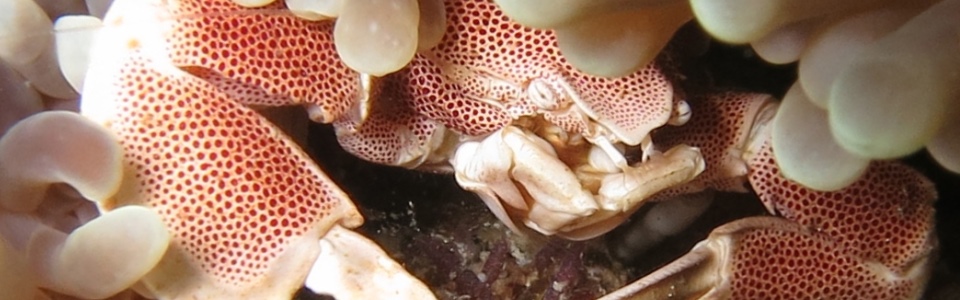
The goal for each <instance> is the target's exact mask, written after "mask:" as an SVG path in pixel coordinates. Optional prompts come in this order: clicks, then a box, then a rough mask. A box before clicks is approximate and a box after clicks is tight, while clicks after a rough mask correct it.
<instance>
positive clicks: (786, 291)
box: [730, 222, 918, 299]
mask: <svg viewBox="0 0 960 300" xmlns="http://www.w3.org/2000/svg"><path fill="white" fill-rule="evenodd" d="M784 223H787V222H784ZM790 225H794V226H797V227H799V226H798V225H796V224H795V223H792V224H790ZM736 243H737V245H738V246H737V247H736V248H735V250H734V253H733V266H732V271H733V272H732V276H730V284H731V290H732V294H731V297H730V298H731V299H904V298H905V297H907V296H908V295H910V294H911V293H912V292H914V291H915V290H916V289H917V288H918V286H917V284H916V283H914V282H912V281H911V280H897V279H888V278H885V277H884V275H882V274H881V273H877V272H875V271H874V270H872V269H871V268H870V267H869V266H868V265H866V264H863V263H862V261H861V260H860V259H859V258H858V257H856V256H852V255H850V253H848V252H847V251H845V250H846V249H844V248H843V247H842V246H840V245H837V244H836V243H834V242H833V241H832V240H831V238H829V237H828V236H826V235H823V234H818V233H814V232H812V231H809V230H806V229H802V228H793V230H782V228H760V229H753V230H750V231H748V232H745V233H743V234H741V235H738V237H737V239H736Z"/></svg>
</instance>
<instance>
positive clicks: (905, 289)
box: [603, 93, 937, 300]
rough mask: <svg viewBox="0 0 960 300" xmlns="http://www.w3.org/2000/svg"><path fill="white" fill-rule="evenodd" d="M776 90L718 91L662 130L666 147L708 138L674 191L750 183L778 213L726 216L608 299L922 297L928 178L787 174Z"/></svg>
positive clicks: (929, 236)
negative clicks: (700, 160) (816, 182)
mask: <svg viewBox="0 0 960 300" xmlns="http://www.w3.org/2000/svg"><path fill="white" fill-rule="evenodd" d="M771 100H772V99H771V98H770V97H769V96H766V95H760V94H742V93H722V94H715V95H713V96H711V97H708V98H707V99H702V100H701V101H697V102H693V103H692V104H696V107H695V109H696V111H698V112H701V113H700V114H699V116H698V118H697V119H694V120H691V121H690V122H689V123H688V124H686V125H684V126H682V127H676V128H671V129H670V130H664V131H662V132H660V134H663V135H662V136H657V137H658V138H659V140H660V141H664V142H663V143H661V145H669V144H671V143H690V144H693V145H695V146H698V147H703V148H704V157H706V158H707V159H708V160H709V161H708V162H707V165H708V170H707V171H706V172H704V176H700V178H698V179H697V182H695V183H694V184H693V185H692V186H685V187H678V189H674V190H671V191H669V192H668V193H673V194H683V193H689V192H695V191H699V190H702V189H704V188H709V189H717V190H725V191H738V190H742V189H743V184H744V183H745V182H744V181H747V182H749V184H750V186H751V187H753V190H754V191H755V192H756V193H757V195H758V196H759V198H760V200H761V201H762V202H763V204H764V206H766V207H767V209H768V210H769V212H770V213H771V214H775V215H778V216H779V217H774V216H764V217H752V218H748V219H743V220H739V221H735V222H732V223H729V224H727V225H724V226H721V227H719V228H717V229H716V230H714V232H713V233H712V234H711V235H710V237H708V239H707V240H705V241H703V242H701V243H700V244H698V245H697V246H696V247H694V249H693V250H691V251H690V253H688V254H687V255H685V256H684V257H681V258H680V259H677V260H676V261H674V262H672V263H670V264H669V265H667V266H665V267H663V268H660V269H659V270H657V271H655V272H654V273H652V274H650V275H647V276H646V277H644V278H641V279H640V280H638V281H636V282H634V283H632V284H630V285H627V286H626V287H624V288H622V289H620V290H618V291H616V292H614V293H612V294H610V295H607V296H606V297H604V298H603V299H607V300H612V299H663V298H667V297H668V296H669V297H677V298H682V299H687V298H706V299H917V298H919V297H920V295H921V293H922V292H923V288H924V285H925V283H926V282H927V279H928V278H929V274H930V270H931V268H930V266H931V264H930V262H932V261H933V260H932V259H931V257H932V253H933V252H934V250H935V249H936V247H937V238H936V235H935V234H934V230H933V226H934V207H933V203H934V201H935V200H936V199H937V193H936V190H935V189H934V186H933V184H932V183H931V182H930V181H929V180H928V179H927V178H925V177H924V176H923V175H922V174H921V173H920V172H918V171H916V170H913V169H911V168H910V167H908V166H906V165H904V164H901V163H899V162H895V161H875V162H872V163H871V164H870V165H869V167H867V169H866V171H865V172H864V173H863V175H862V176H861V177H860V178H859V179H857V180H856V181H854V182H853V183H852V184H850V185H849V186H847V187H845V188H843V189H840V190H837V191H818V190H814V189H811V188H808V187H805V186H803V185H801V184H799V183H797V182H795V181H792V180H790V179H788V178H786V177H784V175H783V172H782V170H781V169H780V168H779V167H778V165H777V163H776V160H775V156H774V149H773V147H772V144H773V142H771V134H770V133H771V129H770V126H768V125H769V123H770V122H771V118H777V117H779V116H775V115H776V114H775V113H776V109H777V106H776V105H775V104H773V102H771ZM774 124H775V123H774ZM774 126H775V125H774ZM671 137H672V138H671Z"/></svg>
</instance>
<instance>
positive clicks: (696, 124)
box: [653, 92, 770, 195]
mask: <svg viewBox="0 0 960 300" xmlns="http://www.w3.org/2000/svg"><path fill="white" fill-rule="evenodd" d="M768 100H770V96H769V95H765V94H752V93H740V92H723V93H717V94H711V95H709V96H708V97H697V98H694V99H690V100H689V101H688V103H689V104H690V110H691V111H692V112H693V115H692V118H690V121H689V122H687V123H686V124H684V125H682V126H664V127H660V129H658V130H657V131H655V132H654V135H653V136H654V141H655V145H656V146H657V148H660V149H662V150H666V149H670V148H672V147H674V146H677V145H681V144H686V145H689V146H693V147H697V148H700V153H701V154H702V155H703V158H704V161H705V165H706V168H705V169H704V171H703V173H701V174H700V175H699V176H697V178H696V179H694V180H693V181H691V183H689V184H687V185H685V186H681V187H679V188H674V189H672V190H668V193H672V195H676V194H684V193H689V192H696V191H698V190H699V189H701V188H713V189H718V190H743V188H744V185H745V184H746V175H747V174H746V168H745V167H746V163H745V162H744V161H743V159H742V158H741V156H740V155H741V154H742V153H743V151H747V150H748V149H745V143H746V140H747V138H748V135H749V131H750V127H751V125H753V124H752V122H751V121H752V119H753V116H752V114H754V113H756V108H757V107H758V106H759V105H760V104H763V102H765V101H768ZM736 169H743V174H731V170H736Z"/></svg>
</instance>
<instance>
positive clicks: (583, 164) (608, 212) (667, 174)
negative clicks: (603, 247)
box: [451, 126, 703, 239]
mask: <svg viewBox="0 0 960 300" xmlns="http://www.w3.org/2000/svg"><path fill="white" fill-rule="evenodd" d="M589 147H591V148H587V149H586V151H582V152H581V153H582V154H580V155H582V157H581V160H580V161H579V162H577V163H575V164H577V165H575V166H574V167H573V168H571V167H570V166H569V165H568V164H569V163H570V162H564V161H562V160H561V159H560V158H558V157H563V156H564V155H558V152H557V150H556V149H555V148H554V146H553V145H551V144H550V143H549V142H547V141H546V140H544V139H543V138H541V137H539V136H537V135H536V134H534V133H532V132H530V131H528V130H526V129H522V128H519V127H516V126H507V127H504V128H503V129H501V130H500V131H497V132H494V133H493V134H492V135H490V136H489V137H487V138H485V139H483V140H482V141H475V142H465V143H464V144H463V145H461V146H460V148H458V149H457V152H456V155H455V156H454V157H453V159H452V160H451V164H452V165H453V167H454V169H455V170H456V178H457V182H458V183H459V184H460V185H461V186H462V187H463V188H465V189H467V190H470V191H473V192H476V193H477V194H478V195H479V196H480V198H481V199H482V200H483V201H484V202H485V203H486V204H487V206H488V207H489V208H490V209H491V210H492V211H493V212H494V214H495V215H497V217H498V218H500V220H502V221H503V222H504V223H506V224H507V225H508V226H509V227H511V228H512V229H514V230H519V229H518V228H517V226H516V225H515V222H514V220H519V221H522V222H523V223H524V224H525V225H526V226H527V227H530V228H532V229H534V230H536V231H538V232H540V233H542V234H547V235H554V234H556V235H560V236H563V237H566V238H570V239H588V238H592V237H595V236H597V235H600V234H603V233H605V232H607V231H609V230H611V229H613V227H615V226H616V225H618V224H619V223H620V222H622V221H623V220H624V219H626V217H627V216H629V215H630V213H632V212H633V211H635V210H636V209H637V208H638V207H639V206H640V205H641V204H642V203H644V200H646V199H648V198H649V197H650V196H652V195H654V194H656V193H658V192H660V191H662V190H664V189H667V188H670V187H672V186H675V185H679V184H683V183H686V182H687V181H689V180H691V179H693V178H694V177H696V175H697V174H699V173H700V172H701V171H703V160H702V159H701V156H700V152H699V150H698V149H696V148H692V147H686V146H678V147H675V148H673V149H671V150H670V151H667V152H665V153H663V154H658V155H655V156H653V157H652V158H651V159H650V160H648V161H646V162H643V163H639V164H636V165H634V166H627V167H625V168H619V167H616V166H613V165H612V162H610V161H609V158H607V157H606V156H605V155H603V154H599V155H598V154H597V152H601V150H597V149H596V146H589ZM591 154H592V155H591ZM568 155H569V154H568Z"/></svg>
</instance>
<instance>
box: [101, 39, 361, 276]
mask: <svg viewBox="0 0 960 300" xmlns="http://www.w3.org/2000/svg"><path fill="white" fill-rule="evenodd" d="M134 57H136V56H134ZM116 85H117V89H116V90H117V91H118V92H117V94H116V95H115V96H116V101H115V102H116V103H117V115H116V116H115V118H114V122H112V123H111V125H110V126H111V128H112V129H113V130H114V132H116V133H117V135H118V136H119V138H120V140H121V143H122V145H123V147H124V150H125V155H126V158H127V160H126V161H127V163H128V164H129V165H130V167H131V168H133V170H134V171H135V172H136V179H137V180H138V181H139V182H140V183H141V185H140V189H141V190H140V191H139V194H140V195H142V197H143V198H142V199H141V201H143V202H142V204H144V205H147V206H150V207H153V208H155V209H156V210H157V211H158V212H159V213H160V215H161V216H162V218H163V220H164V222H165V223H166V224H167V226H168V228H169V229H170V230H171V232H172V233H173V241H172V244H173V246H172V248H171V250H170V251H173V250H172V249H173V248H178V249H182V251H184V252H185V253H186V255H187V256H188V257H190V258H192V259H193V260H194V261H193V262H194V263H196V264H197V265H199V267H200V268H201V269H203V270H205V271H207V272H208V273H209V274H212V275H213V276H216V277H217V278H219V279H220V280H223V281H225V282H227V283H234V284H237V283H240V282H248V281H252V280H255V279H256V278H257V277H258V276H261V275H263V273H264V272H265V271H266V270H267V268H268V267H270V266H271V265H270V264H271V262H272V261H273V260H274V259H276V258H277V257H278V256H279V255H281V254H282V253H283V252H284V251H285V250H286V246H287V244H288V243H289V242H290V241H291V240H293V239H296V238H299V237H302V236H303V235H304V234H305V233H306V232H307V231H310V230H313V229H315V228H318V227H323V226H330V225H331V224H332V223H334V222H336V221H337V220H338V219H339V215H334V214H338V213H339V211H340V207H341V205H343V203H344V201H349V200H348V199H342V198H340V196H341V195H342V192H340V191H339V190H338V188H337V187H336V186H334V185H333V184H332V183H331V182H330V181H329V179H327V178H326V177H325V175H323V174H322V173H321V171H320V170H319V169H318V168H317V167H316V166H315V165H313V164H312V162H311V161H310V160H309V158H308V157H307V156H306V155H305V154H304V153H303V152H302V151H301V150H300V149H298V148H296V146H295V145H294V144H292V143H291V142H289V141H287V140H286V138H285V136H283V135H282V134H281V133H280V131H279V130H278V129H276V128H274V127H272V126H271V125H270V124H269V122H267V121H266V120H265V119H263V118H262V117H260V115H258V114H257V113H256V112H254V111H252V110H250V109H248V108H246V107H244V106H242V105H241V104H239V103H237V102H235V101H233V100H231V99H229V98H228V97H227V96H226V95H225V94H224V93H223V92H221V91H220V90H219V89H217V88H215V87H214V86H212V85H210V84H208V83H206V82H205V81H203V80H201V79H198V78H195V77H192V76H189V75H187V74H186V73H184V74H183V75H182V76H171V75H168V74H161V73H159V72H156V71H153V70H152V69H151V68H150V67H149V65H148V64H146V63H144V61H143V60H140V59H136V58H134V59H131V60H130V61H129V62H128V63H126V64H125V66H124V68H123V70H122V71H120V78H119V80H118V81H117V82H116Z"/></svg>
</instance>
